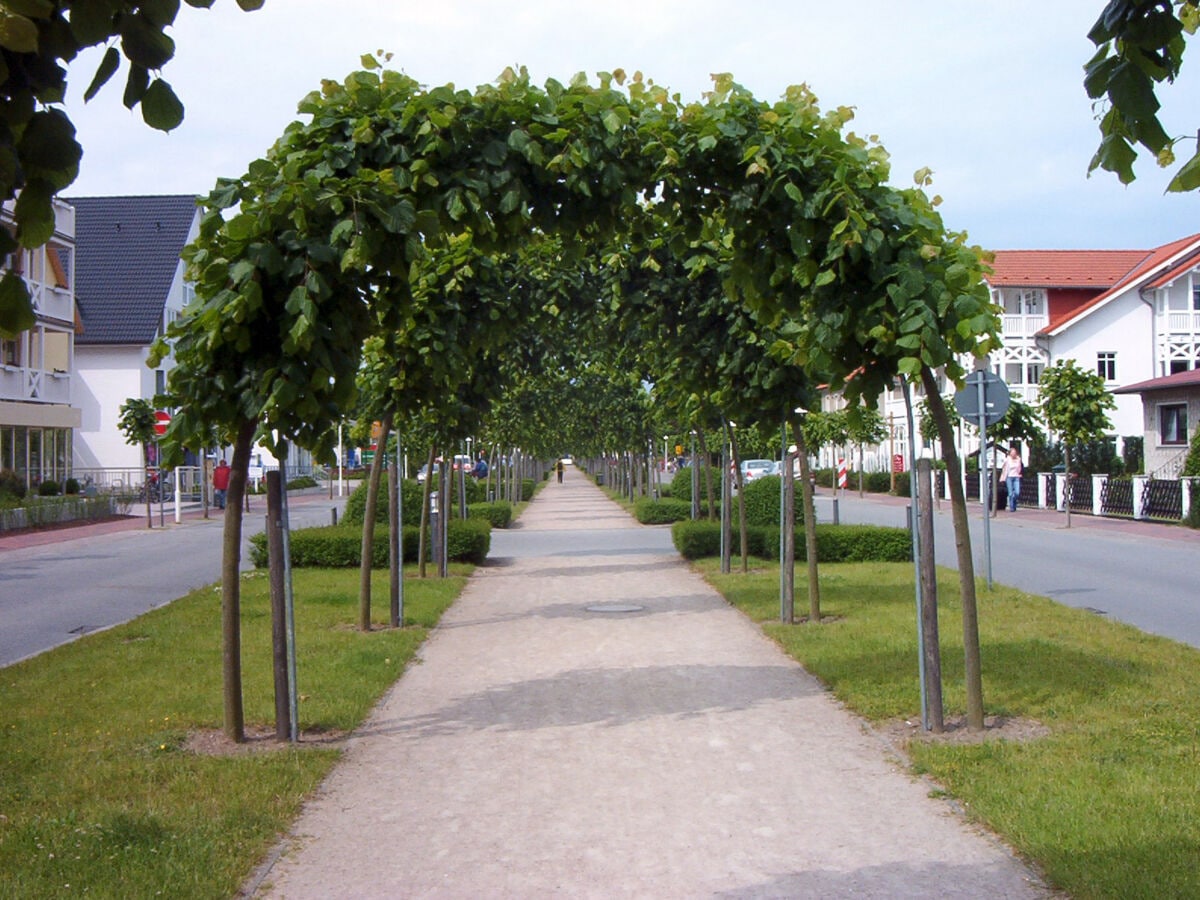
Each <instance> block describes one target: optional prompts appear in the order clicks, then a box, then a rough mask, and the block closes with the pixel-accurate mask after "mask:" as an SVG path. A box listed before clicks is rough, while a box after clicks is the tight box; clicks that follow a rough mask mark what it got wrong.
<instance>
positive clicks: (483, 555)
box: [250, 519, 492, 569]
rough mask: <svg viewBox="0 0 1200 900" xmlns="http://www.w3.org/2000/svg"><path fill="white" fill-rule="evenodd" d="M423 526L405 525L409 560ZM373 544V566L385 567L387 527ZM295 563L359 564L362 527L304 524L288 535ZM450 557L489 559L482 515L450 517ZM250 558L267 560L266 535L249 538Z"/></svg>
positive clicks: (309, 565)
mask: <svg viewBox="0 0 1200 900" xmlns="http://www.w3.org/2000/svg"><path fill="white" fill-rule="evenodd" d="M420 531H421V529H420V528H419V527H418V526H416V525H412V526H408V525H405V526H404V528H403V530H402V534H401V538H400V547H401V552H402V554H403V557H404V561H405V562H406V563H411V562H416V561H417V551H418V548H419V540H420ZM374 537H375V541H374V544H373V545H372V548H371V567H372V568H375V569H382V568H386V566H387V564H388V530H387V528H376V529H375V535H374ZM288 542H289V546H290V549H291V557H292V565H293V566H295V567H297V568H301V569H303V568H326V569H345V568H357V567H358V565H359V563H360V561H361V559H362V528H361V527H359V526H354V525H331V526H325V527H322V528H301V529H298V530H296V531H293V532H292V533H291V534H290V535H289V536H288ZM446 543H447V545H448V547H449V553H450V559H452V560H455V561H458V562H470V563H475V564H476V565H478V564H479V563H482V562H483V561H484V560H485V559H487V555H488V551H489V550H490V549H491V545H492V529H491V526H490V525H488V523H487V522H486V521H485V520H483V519H466V520H464V519H451V520H450V527H449V530H448V532H447V534H446ZM250 545H251V547H250V558H251V560H253V562H254V565H255V566H256V567H257V568H260V569H264V568H266V567H267V564H268V561H269V560H268V556H267V536H266V535H265V534H261V533H260V534H256V535H253V536H252V537H251V538H250Z"/></svg>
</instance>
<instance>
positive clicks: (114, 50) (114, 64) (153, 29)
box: [0, 0, 264, 334]
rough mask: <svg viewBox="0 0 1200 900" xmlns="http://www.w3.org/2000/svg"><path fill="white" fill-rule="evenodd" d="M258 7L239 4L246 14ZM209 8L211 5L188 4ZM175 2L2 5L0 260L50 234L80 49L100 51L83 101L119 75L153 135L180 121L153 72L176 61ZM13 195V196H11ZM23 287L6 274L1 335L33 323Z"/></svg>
mask: <svg viewBox="0 0 1200 900" xmlns="http://www.w3.org/2000/svg"><path fill="white" fill-rule="evenodd" d="M263 2H264V0H237V3H238V5H239V6H240V7H241V8H242V9H245V10H252V9H258V8H260V7H261V6H262V5H263ZM187 4H188V5H189V6H196V7H205V8H207V7H210V6H212V5H213V0H187ZM179 8H180V3H179V0H9V2H6V3H4V4H2V5H0V97H2V98H3V102H2V103H0V201H8V200H12V199H13V198H14V197H16V198H17V203H16V210H15V220H16V234H15V235H13V234H10V233H9V232H8V231H7V230H3V229H0V258H2V257H3V256H5V255H7V254H10V253H12V252H13V251H15V250H16V249H17V248H18V247H38V246H41V245H42V244H44V243H46V241H48V240H49V239H50V237H51V235H53V234H54V209H53V205H52V201H53V198H54V195H55V194H57V193H60V192H62V191H63V190H65V189H66V188H67V187H68V186H69V185H70V184H71V183H72V182H73V181H74V180H75V178H76V176H77V175H78V174H79V161H80V159H81V158H82V156H83V148H82V147H80V145H79V143H78V141H76V140H75V127H74V125H72V124H71V120H70V118H68V116H67V114H66V113H65V112H63V111H62V109H60V108H58V107H57V104H60V103H62V102H63V99H64V98H65V97H66V93H67V65H68V64H69V63H71V62H72V61H73V60H74V59H75V57H76V56H77V55H78V54H79V52H80V51H81V50H83V49H85V48H88V47H94V46H100V45H107V49H106V50H105V52H104V55H103V57H102V58H101V61H100V65H99V67H98V68H97V69H96V72H95V74H94V75H93V76H92V80H91V82H90V83H89V85H88V87H87V90H86V91H85V92H84V99H85V100H91V99H92V98H93V97H94V96H95V95H96V93H97V92H98V91H99V90H100V89H101V88H102V87H103V86H104V85H105V83H107V82H108V81H109V80H110V79H111V78H112V77H113V75H115V74H116V73H117V71H118V70H119V69H120V68H121V61H122V58H124V59H125V60H126V61H127V62H128V64H129V69H128V73H127V75H126V79H125V90H124V95H123V99H124V103H125V105H126V106H127V107H128V108H129V109H133V108H134V107H138V106H140V107H141V111H142V118H143V119H144V120H145V122H146V124H147V125H149V126H150V127H152V128H157V129H159V130H162V131H170V130H171V129H173V128H175V127H176V126H178V125H179V124H180V122H182V121H183V104H182V103H181V102H180V101H179V98H178V97H176V96H175V92H174V91H173V90H172V89H171V85H170V84H168V83H167V82H166V81H165V80H164V79H163V78H162V77H161V75H159V72H160V71H161V69H162V68H163V66H165V65H166V64H167V63H168V62H169V61H170V60H171V58H172V57H173V56H174V55H175V42H174V40H172V38H171V37H170V36H169V35H168V34H167V29H168V28H169V27H170V26H171V24H172V23H173V22H174V21H175V16H176V15H177V14H178V12H179ZM18 194H19V196H18ZM33 321H34V319H33V310H32V307H31V305H30V301H29V295H28V293H27V291H26V290H25V287H24V284H23V283H22V282H21V280H20V279H19V278H18V277H17V276H16V275H14V274H12V273H8V274H6V275H5V276H4V280H3V282H0V334H12V333H14V332H16V331H21V330H24V329H26V328H29V327H31V326H32V325H33Z"/></svg>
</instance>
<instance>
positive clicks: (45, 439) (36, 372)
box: [0, 202, 81, 488]
mask: <svg viewBox="0 0 1200 900" xmlns="http://www.w3.org/2000/svg"><path fill="white" fill-rule="evenodd" d="M54 218H55V224H54V235H53V236H52V237H51V238H50V241H49V242H48V243H46V244H45V245H43V246H41V247H38V248H36V249H34V250H20V251H18V252H17V253H15V254H14V255H13V257H12V259H10V260H9V263H8V269H9V270H11V271H15V272H16V273H17V274H18V275H20V276H21V278H22V279H23V280H24V282H25V285H26V287H27V288H28V289H29V294H30V298H31V300H32V302H33V311H34V314H35V316H36V321H35V323H34V325H33V327H32V328H31V329H29V330H28V331H25V332H22V333H20V334H18V335H16V336H15V337H12V338H2V339H0V469H10V470H13V471H15V472H16V473H17V475H18V476H20V477H22V478H23V479H24V480H25V483H26V485H27V486H28V487H30V488H33V487H36V486H37V485H38V484H40V483H41V482H43V481H57V482H59V483H60V484H61V482H62V481H63V480H64V479H65V478H66V477H67V476H68V475H69V474H70V466H71V453H72V438H73V429H75V428H77V427H78V426H79V423H80V421H81V413H80V410H79V408H78V405H77V403H76V402H75V400H76V393H77V390H76V388H77V385H76V383H75V378H74V377H73V374H72V373H73V371H74V363H75V334H76V330H77V325H78V318H77V316H76V307H75V295H74V274H75V273H74V262H75V259H74V256H75V215H74V210H73V209H72V208H71V207H70V206H68V205H66V204H65V203H59V202H56V203H55V204H54ZM0 220H2V222H0V226H2V227H5V228H12V227H13V225H12V204H10V203H5V204H4V207H3V210H2V211H0Z"/></svg>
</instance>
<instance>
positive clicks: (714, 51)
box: [68, 0, 1200, 249]
mask: <svg viewBox="0 0 1200 900" xmlns="http://www.w3.org/2000/svg"><path fill="white" fill-rule="evenodd" d="M1103 6H1104V2H1103V0H986V2H985V0H856V2H838V0H819V2H818V0H791V2H785V0H760V2H759V3H757V4H750V5H745V6H742V5H738V4H732V3H718V2H715V0H608V2H595V0H593V2H588V3H575V2H571V0H558V2H551V0H505V2H492V3H486V2H482V0H434V2H423V3H414V2H411V0H266V6H265V8H264V9H262V10H260V11H257V12H253V13H243V12H241V11H240V10H239V9H238V7H237V5H236V4H235V2H234V0H217V2H216V4H215V6H214V8H213V9H209V10H196V9H192V8H191V7H188V6H186V5H185V6H184V7H183V9H182V10H181V12H180V15H179V18H178V20H177V22H176V26H175V28H174V30H173V32H172V36H173V37H174V39H175V41H176V45H177V50H176V57H175V59H174V60H172V61H171V62H170V63H169V64H168V66H167V67H166V68H165V70H164V75H165V76H166V78H167V80H168V81H170V82H171V84H172V85H173V87H174V88H175V90H176V93H177V94H178V95H179V96H180V98H181V99H182V100H183V102H184V104H185V106H186V107H187V114H186V119H185V121H184V123H183V125H182V126H181V127H180V128H178V129H177V130H176V131H174V132H172V133H171V134H169V135H163V134H160V133H158V132H154V131H152V130H150V129H149V128H147V127H146V126H145V125H144V124H143V123H142V121H141V115H140V112H135V113H130V112H129V111H128V110H126V109H125V108H124V107H123V106H122V105H121V91H122V87H123V81H124V70H122V72H121V73H119V74H118V75H117V76H115V77H114V79H113V81H112V82H110V83H109V85H108V86H107V87H106V88H105V89H104V91H102V92H101V93H100V95H99V96H98V97H96V98H95V99H94V100H92V102H91V103H89V104H87V105H84V104H83V102H82V100H81V99H80V97H81V95H82V92H83V89H84V88H85V87H86V86H87V84H88V82H89V81H90V80H91V76H92V73H93V71H94V69H95V66H96V63H97V61H98V59H99V56H98V53H89V54H85V55H82V56H81V57H80V58H79V59H78V60H77V61H76V62H75V63H74V64H73V66H72V69H71V88H72V90H71V95H70V97H69V100H68V111H69V113H70V115H71V116H72V118H73V120H74V121H75V123H76V126H77V128H78V133H79V134H78V136H79V140H80V142H81V143H82V144H83V147H84V159H83V165H82V171H81V173H80V177H79V179H78V180H77V182H76V183H75V184H74V185H73V186H72V187H71V189H70V190H69V191H68V193H69V194H72V195H76V196H84V195H99V194H104V195H116V194H157V193H197V194H205V193H207V192H208V191H209V190H210V189H211V188H212V186H213V184H214V183H215V181H216V179H217V178H218V177H220V176H236V175H240V174H242V173H243V172H244V171H245V169H246V167H247V164H248V163H249V162H250V161H251V160H253V159H255V158H258V157H260V156H262V155H263V154H264V153H265V151H266V150H267V148H268V147H269V146H270V145H271V144H272V143H273V142H274V141H275V139H276V138H277V137H278V136H279V135H280V133H281V132H282V131H283V128H284V127H285V126H286V125H287V123H288V122H290V121H292V120H293V119H295V118H297V114H296V104H297V102H298V101H299V100H300V99H301V98H302V97H303V96H304V95H305V94H307V93H308V92H309V91H312V90H314V89H316V88H318V87H319V85H320V81H321V79H323V78H333V79H336V80H339V81H340V80H342V79H343V78H344V77H345V76H346V75H347V74H348V73H349V72H351V71H353V70H355V69H357V68H359V58H360V56H361V55H362V54H363V53H365V52H374V51H376V50H380V49H382V50H385V51H390V52H391V53H393V54H394V56H393V59H392V62H391V64H390V67H391V68H395V69H399V70H401V71H404V72H406V73H407V74H408V75H410V76H412V77H413V78H415V79H417V80H418V81H419V82H421V83H423V84H427V85H440V84H445V83H449V82H452V83H454V84H455V85H457V86H459V87H474V86H476V85H478V84H481V83H485V82H491V81H494V80H495V78H496V76H497V75H499V73H500V72H501V71H502V70H503V69H504V68H505V67H506V66H509V65H513V66H516V65H524V66H526V67H528V68H529V70H530V73H531V75H532V77H533V79H534V80H535V81H536V82H538V83H543V82H545V81H546V79H548V78H555V79H558V80H559V81H566V80H568V79H569V78H570V77H571V76H572V75H573V74H575V73H576V72H579V71H583V72H587V73H589V74H592V75H594V73H595V72H597V71H612V70H613V69H616V68H624V69H626V70H627V71H629V72H633V71H636V70H641V71H642V72H644V73H645V75H646V76H647V77H648V78H652V79H653V80H654V81H655V82H656V83H658V84H662V85H665V86H667V87H668V88H670V89H671V90H672V91H677V92H679V93H680V94H682V95H683V97H684V99H696V98H698V97H699V96H700V94H701V92H703V91H704V90H706V89H707V88H708V85H709V73H712V72H731V73H733V75H734V77H735V79H736V80H737V81H738V82H740V83H741V84H743V85H745V86H746V87H747V88H749V89H750V90H751V91H752V92H753V93H754V94H755V96H756V97H758V98H760V99H764V100H774V99H776V98H777V97H779V96H780V95H781V94H782V93H783V90H784V88H785V87H786V86H787V85H789V84H797V83H801V82H804V83H807V84H808V85H809V86H810V87H811V88H812V89H813V90H814V91H815V92H816V94H817V96H818V97H819V99H820V103H821V106H822V108H830V107H834V106H852V107H854V108H855V109H856V118H855V122H854V123H853V124H852V126H851V127H852V129H853V130H854V131H856V132H858V133H860V134H876V135H878V136H879V138H880V140H881V141H882V143H883V145H884V146H885V147H886V148H887V150H888V151H889V152H890V153H891V154H892V180H893V182H894V183H896V184H900V185H908V184H910V183H911V177H912V173H913V172H915V171H916V170H917V169H918V168H921V167H923V166H928V167H930V168H931V169H933V171H934V185H933V188H932V191H933V192H935V193H938V194H940V195H941V196H942V197H943V198H944V200H945V202H944V205H943V207H942V212H943V216H944V217H945V219H946V222H947V224H948V225H949V226H950V227H952V228H955V229H962V230H966V231H967V232H968V233H969V234H970V237H971V240H972V242H974V243H978V244H981V245H983V246H984V247H987V248H989V249H1018V248H1020V249H1043V248H1045V249H1051V248H1089V249H1090V248H1104V249H1107V248H1112V249H1118V248H1119V249H1127V248H1139V249H1140V248H1150V247H1154V246H1157V245H1160V244H1163V243H1166V242H1168V241H1171V240H1174V239H1176V238H1179V237H1183V236H1185V235H1189V234H1192V233H1195V232H1200V193H1193V194H1189V195H1184V196H1179V195H1166V194H1164V192H1163V191H1164V188H1165V186H1166V183H1167V180H1168V179H1167V178H1166V176H1165V174H1164V173H1162V172H1161V171H1160V170H1158V168H1157V167H1156V166H1155V164H1154V161H1153V160H1152V159H1149V158H1148V157H1147V156H1146V155H1145V154H1144V153H1143V154H1142V155H1141V156H1140V157H1139V160H1138V167H1137V172H1138V176H1139V177H1138V180H1137V181H1136V182H1134V184H1132V185H1130V186H1129V187H1124V186H1122V185H1121V184H1120V183H1119V182H1118V181H1117V180H1116V178H1115V177H1113V176H1111V175H1109V174H1107V173H1102V172H1101V173H1097V174H1095V175H1093V176H1092V177H1091V178H1088V177H1087V165H1088V161H1089V160H1090V159H1091V156H1092V153H1093V152H1094V150H1095V147H1096V144H1097V142H1098V131H1097V128H1096V123H1095V121H1094V119H1093V112H1092V109H1091V105H1090V101H1089V100H1088V98H1087V96H1086V94H1085V93H1084V91H1083V87H1082V67H1083V65H1084V63H1085V62H1086V61H1087V60H1088V58H1089V57H1090V56H1091V54H1092V52H1093V48H1092V45H1091V43H1090V42H1089V41H1088V40H1087V37H1086V35H1087V32H1088V29H1089V28H1090V27H1091V24H1092V23H1093V22H1094V21H1095V19H1096V17H1097V15H1098V14H1099V12H1100V10H1101V9H1102V7H1103ZM1197 40H1200V38H1198V39H1197ZM1197 54H1200V50H1193V51H1192V54H1191V59H1190V60H1189V62H1190V64H1191V65H1192V67H1193V69H1192V70H1191V71H1187V69H1186V67H1185V74H1184V78H1182V79H1181V80H1180V82H1179V83H1177V84H1176V85H1174V86H1172V87H1171V88H1170V89H1168V90H1164V91H1161V92H1160V99H1162V100H1163V103H1164V107H1165V110H1164V115H1163V118H1164V122H1165V124H1166V126H1167V130H1168V132H1170V133H1172V134H1194V133H1196V130H1197V128H1200V91H1198V90H1197V87H1198V86H1200V60H1198V59H1197V58H1196V55H1197ZM1181 155H1182V154H1181Z"/></svg>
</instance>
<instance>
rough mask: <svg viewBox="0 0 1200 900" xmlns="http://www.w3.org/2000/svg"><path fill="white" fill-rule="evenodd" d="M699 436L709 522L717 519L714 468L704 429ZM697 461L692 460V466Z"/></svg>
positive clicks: (699, 432)
mask: <svg viewBox="0 0 1200 900" xmlns="http://www.w3.org/2000/svg"><path fill="white" fill-rule="evenodd" d="M697 436H698V437H699V438H700V458H701V459H702V460H704V490H705V492H706V493H707V495H708V521H710V522H711V521H712V520H713V519H715V518H716V517H717V510H716V504H715V503H714V502H713V473H712V466H711V465H709V462H708V442H707V441H705V440H704V429H703V428H701V429H699V430H698V431H697ZM695 464H696V461H695V460H692V465H695Z"/></svg>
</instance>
